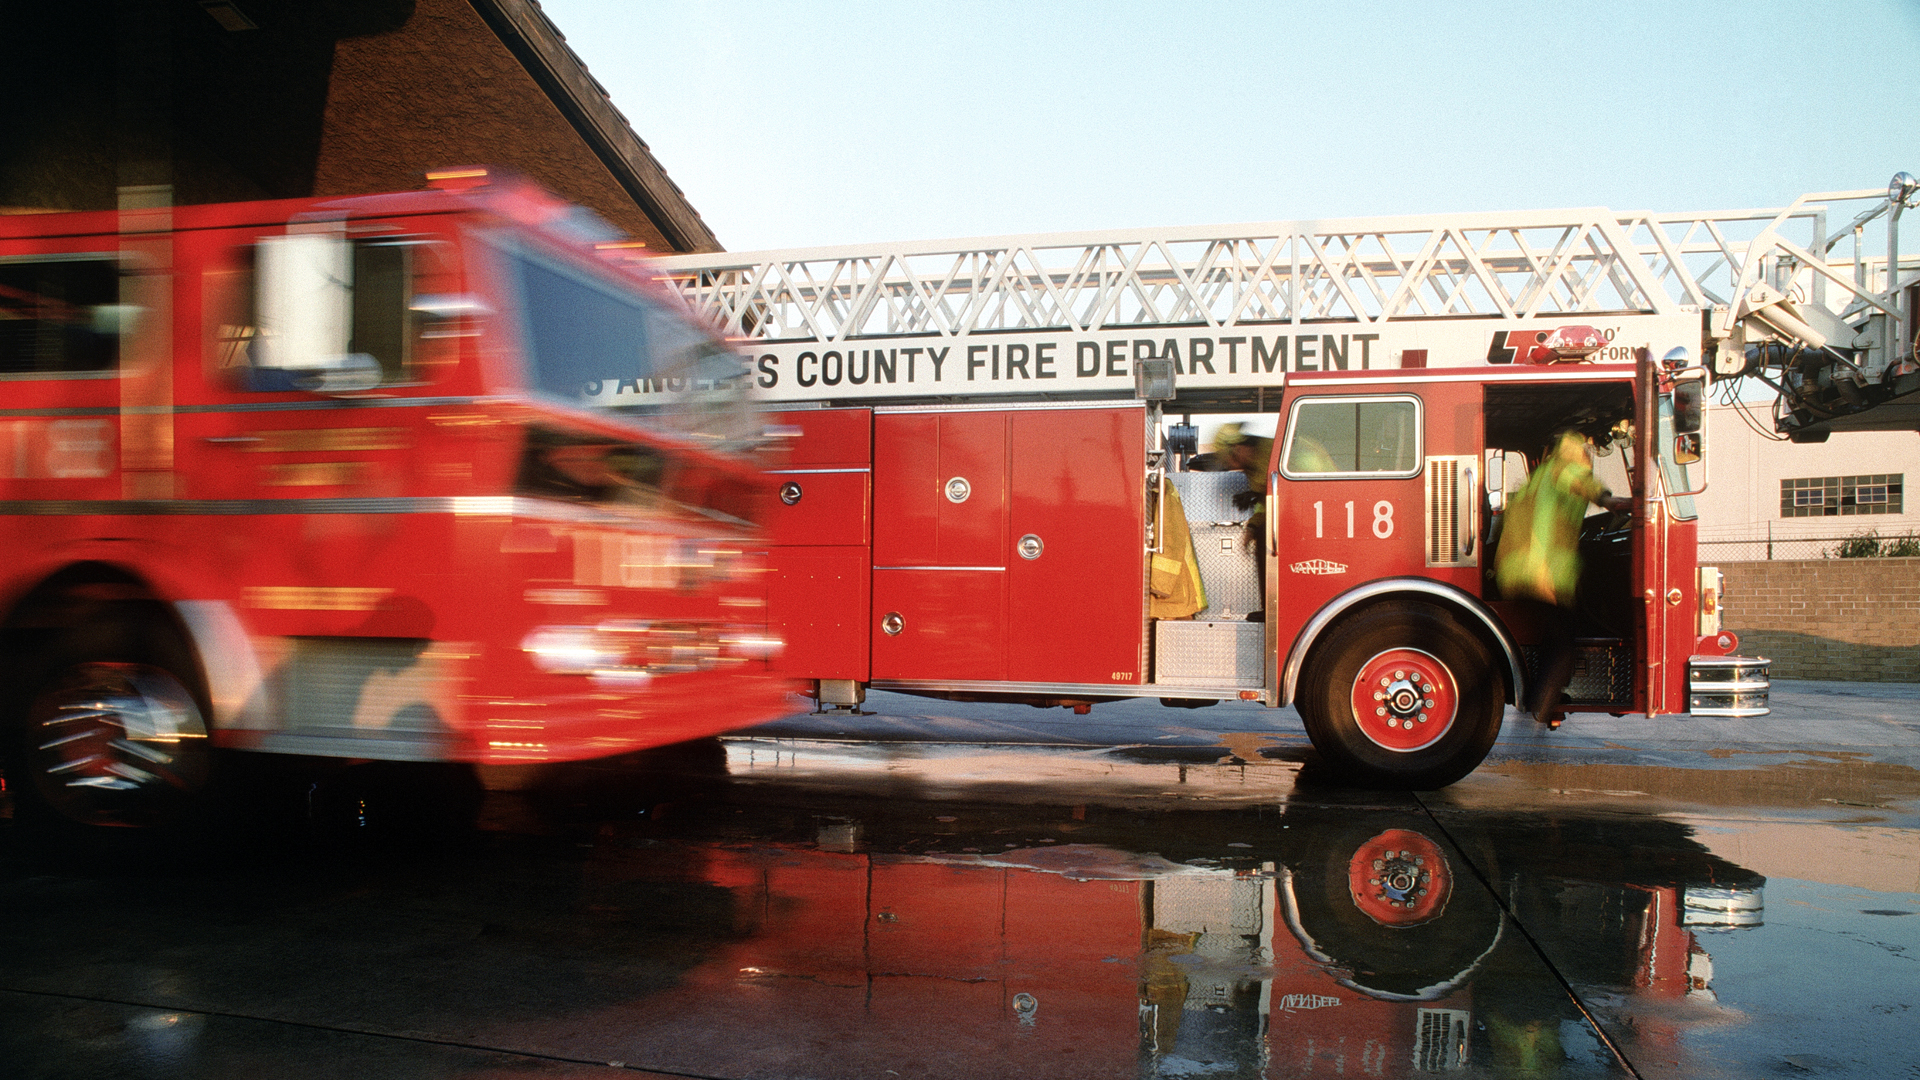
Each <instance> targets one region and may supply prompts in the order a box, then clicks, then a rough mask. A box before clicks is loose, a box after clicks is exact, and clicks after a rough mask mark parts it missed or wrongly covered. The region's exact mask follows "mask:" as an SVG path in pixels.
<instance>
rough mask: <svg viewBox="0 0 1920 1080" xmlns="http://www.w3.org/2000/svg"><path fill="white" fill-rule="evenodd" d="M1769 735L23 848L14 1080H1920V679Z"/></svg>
mask: <svg viewBox="0 0 1920 1080" xmlns="http://www.w3.org/2000/svg"><path fill="white" fill-rule="evenodd" d="M1774 705H1775V713H1774V715H1773V716H1771V717H1767V718H1763V719H1759V720H1705V719H1685V718H1662V719H1659V720H1647V719H1645V718H1634V717H1625V718H1618V719H1615V718H1607V717H1584V716H1576V717H1574V718H1572V719H1570V720H1569V721H1568V723H1567V724H1566V725H1565V726H1564V727H1562V728H1561V729H1560V730H1558V731H1547V730H1545V729H1542V728H1539V727H1537V726H1536V725H1534V724H1533V723H1532V722H1531V721H1529V720H1527V719H1526V718H1524V717H1520V716H1517V715H1513V714H1509V717H1508V722H1507V728H1506V731H1505V733H1504V734H1503V737H1502V739H1501V741H1500V743H1499V745H1498V746H1497V748H1496V749H1495V751H1494V754H1493V756H1492V757H1491V758H1490V759H1489V761H1488V762H1487V764H1485V765H1484V766H1482V768H1481V769H1480V771H1478V772H1477V773H1475V774H1474V775H1472V776H1470V777H1469V778H1467V779H1466V780H1464V781H1462V782H1461V783H1459V784H1456V785H1454V786H1453V787H1451V788H1449V789H1447V790H1445V791H1441V792H1433V793H1421V794H1418V795H1401V794H1389V793H1378V792H1365V791H1355V790H1351V789H1347V788H1343V787H1340V786H1338V785H1335V784H1332V783H1329V782H1328V781H1326V780H1325V779H1323V778H1322V777H1320V776H1318V775H1317V769H1316V768H1315V764H1314V762H1313V755H1312V753H1311V751H1310V749H1309V748H1308V746H1307V742H1306V738H1305V735H1304V733H1303V732H1302V731H1301V729H1300V725H1299V721H1298V719H1297V718H1296V717H1295V716H1294V714H1293V713H1292V712H1291V711H1290V710H1279V711H1271V710H1265V709H1261V708H1258V707H1256V706H1251V705H1241V704H1223V705H1220V706H1217V707H1214V708H1210V709H1200V710H1193V711H1186V710H1177V709H1166V708H1162V707H1160V706H1159V705H1158V704H1157V703H1155V702H1145V701H1143V702H1128V703H1117V704H1110V705H1101V706H1097V707H1095V709H1094V710H1093V712H1092V713H1091V714H1089V715H1087V716H1075V715H1073V714H1072V713H1070V712H1067V711H1064V710H1059V709H1054V710H1032V709H1025V708H1020V707H1004V706H983V705H962V704H950V703H945V702H937V701H925V700H918V699H912V698H904V697H897V696H893V695H877V696H876V698H875V699H874V700H873V701H872V702H870V703H869V704H868V706H867V707H868V709H869V710H871V713H872V715H865V716H796V717H794V718H791V719H789V720H786V721H783V722H781V723H779V724H776V725H772V726H770V727H767V728H762V729H757V730H755V731H753V732H750V733H742V734H741V735H739V736H736V737H733V738H729V739H727V740H725V741H723V742H720V743H709V744H701V745H696V746H692V747H686V748H674V749H673V750H671V751H669V752H663V753H659V754H653V755H642V756H638V757H635V758H628V759H619V760H615V761H609V762H600V763H593V764H589V765H582V766H574V767H568V768H564V769H555V770H550V771H547V772H544V773H530V772H510V771H504V770H501V771H494V772H491V773H489V774H488V775H487V776H486V778H485V779H486V782H487V787H488V790H487V792H486V793H485V797H484V799H483V800H482V801H481V802H480V803H479V806H478V822H477V825H475V826H473V827H470V828H469V827H461V826H460V825H458V824H449V823H448V821H447V820H446V819H447V818H448V817H449V815H446V814H431V813H427V812H426V808H430V807H433V806H436V805H439V804H440V803H441V802H442V801H443V800H441V799H440V798H439V797H435V798H422V797H420V792H421V791H422V790H423V788H430V789H431V790H433V791H435V792H441V791H442V789H443V788H445V786H446V778H445V777H444V776H438V775H436V776H431V777H422V776H421V775H419V774H417V773H415V772H411V771H409V770H406V769H382V770H370V771H368V772H366V773H365V774H359V773H350V774H345V775H342V776H337V777H330V778H328V779H327V780H326V781H325V782H324V783H322V784H320V785H319V786H317V787H311V788H308V789H305V796H304V797H305V798H307V799H308V804H309V805H311V806H312V807H313V808H314V812H313V813H311V814H295V815H290V816H286V817H285V818H284V820H283V819H282V818H279V817H274V816H273V815H271V814H263V815H262V820H261V821H260V822H257V823H255V824H256V825H257V827H255V828H252V829H250V830H248V831H247V833H246V838H245V839H244V840H234V841H231V842H229V843H228V844H226V845H224V846H222V847H220V848H217V849H216V850H214V851H212V852H203V853H199V854H198V855H196V856H195V857H194V858H193V860H192V861H191V862H185V863H182V864H180V865H173V866H169V865H166V864H164V863H163V864H161V865H158V866H154V865H137V864H134V863H131V862H123V861H110V862H108V863H106V864H102V863H100V862H99V861H97V860H96V861H91V862H82V861H77V860H75V859H73V858H68V857H64V856H63V855H62V854H61V853H60V852H57V851H55V852H49V851H47V850H45V849H44V848H42V847H41V846H39V845H36V844H33V843H30V842H29V838H26V837H22V836H20V835H16V834H15V832H14V830H12V829H11V827H10V826H7V825H4V824H0V1075H3V1076H8V1077H15V1076H17V1077H35V1078H38V1077H76V1078H78V1077H86V1078H89V1080H92V1078H100V1077H154V1078H174V1077H196V1078H201V1077H208V1078H220V1077H242V1076H244V1077H256V1076H273V1077H295V1078H299V1077H342V1076H350V1077H355V1078H360V1080H382V1078H386V1077H494V1076H503V1077H504V1076H513V1077H522V1076H564V1077H572V1076H582V1077H584V1076H609V1077H611V1076H615V1075H631V1074H632V1073H634V1072H639V1073H641V1074H642V1075H648V1074H652V1075H664V1076H697V1077H779V1078H788V1077H876V1078H889V1077H925V1076H939V1077H1029V1076H1030V1077H1049V1078H1054V1077H1081V1076H1084V1077H1115V1076H1142V1077H1149V1076H1151V1077H1162V1076H1164V1077H1252V1076H1268V1077H1290V1076H1301V1077H1323V1076H1324V1077H1397V1076H1431V1075H1435V1074H1444V1075H1460V1076H1566V1077H1583V1076H1636V1075H1637V1076H1641V1077H1689V1078H1692V1077H1728V1078H1736V1077H1737V1078H1749V1077H1773V1076H1793V1077H1874V1078H1876V1080H1878V1078H1888V1077H1891V1078H1896V1080H1898V1078H1902V1077H1905V1078H1916V1077H1920V1064H1915V1062H1916V1058H1915V1055H1914V1052H1913V1049H1912V1048H1913V1047H1914V1046H1915V1045H1916V1044H1920V1039H1916V1037H1915V1036H1916V1034H1917V1033H1920V686H1914V685H1904V684H1903V685H1884V684H1853V683H1814V682H1795V683H1780V684H1777V685H1776V687H1775V690H1774ZM447 790H448V791H450V792H451V793H449V794H445V799H448V800H454V801H457V798H458V795H459V792H458V791H457V790H453V789H447ZM276 805H277V804H276Z"/></svg>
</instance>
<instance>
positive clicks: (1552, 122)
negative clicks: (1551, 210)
mask: <svg viewBox="0 0 1920 1080" xmlns="http://www.w3.org/2000/svg"><path fill="white" fill-rule="evenodd" d="M542 6H543V7H544V9H545V11H546V12H547V15H548V17H549V18H551V19H552V20H553V22H554V23H555V24H556V25H557V26H559V28H560V30H561V32H562V33H564V34H565V35H566V36H567V40H568V43H569V44H570V45H571V46H572V47H573V49H574V51H575V52H577V53H578V54H579V55H580V56H581V58H582V59H583V60H585V61H586V63H587V66H588V68H589V70H591V71H592V72H593V74H594V76H595V77H596V78H598V79H599V80H600V82H601V83H602V84H603V85H605V86H606V87H607V89H608V91H609V92H610V93H611V94H612V96H613V101H614V104H616V105H617V106H619V107H620V109H621V110H622V111H623V112H624V113H626V115H627V117H628V119H629V120H631V121H632V123H633V127H634V130H635V131H637V132H638V133H639V135H640V137H641V138H642V139H644V140H646V142H647V143H648V145H649V146H651V147H652V149H653V152H654V154H655V156H656V157H658V158H659V160H660V162H661V163H662V164H663V165H664V166H665V167H666V169H667V172H668V175H670V176H671V177H673V179H674V181H675V182H676V183H678V184H679V185H680V187H681V188H682V189H683V190H684V191H685V192H686V193H687V197H688V198H689V199H690V200H691V201H692V203H693V205H694V207H695V208H697V209H698V210H699V211H700V212H701V214H702V216H703V217H704V218H705V219H706V221H707V224H708V225H709V226H710V227H711V228H712V229H713V230H714V232H715V233H717V234H718V236H719V238H720V241H721V243H722V244H724V245H725V246H726V247H727V248H728V249H730V250H734V251H746V250H754V249H760V248H776V247H798V246H812V245H818V244H842V243H854V242H863V241H873V240H917V239H929V238H936V237H958V236H980V235H995V234H1002V233H1021V232H1053V231H1060V230H1071V229H1107V228H1127V227H1134V226H1155V225H1190V224H1211V223H1224V222H1239V221H1273V220H1295V219H1314V218H1335V217H1369V216H1378V215H1387V214H1408V213H1428V212H1451V211H1469V210H1509V209H1528V208H1546V207H1569V206H1608V207H1612V208H1614V209H1616V210H1633V209H1655V210H1699V209H1730V208H1736V207H1760V206H1777V205H1782V204H1784V203H1785V202H1787V201H1788V200H1790V199H1791V198H1793V197H1794V196H1795V195H1798V194H1801V193H1802V192H1806V191H1814V190H1833V189H1840V188H1856V187H1859V188H1865V187H1883V186H1884V185H1885V184H1886V182H1887V179H1888V178H1889V177H1890V176H1892V175H1893V174H1894V173H1895V172H1897V171H1900V170H1902V169H1904V170H1908V171H1911V172H1915V173H1920V137H1916V133H1920V94H1916V93H1915V92H1914V91H1913V89H1912V85H1911V84H1912V78H1913V72H1914V70H1915V65H1916V63H1920V0H1853V2H1847V3H1822V2H1818V0H1802V2H1799V3H1791V2H1778V0H1750V2H1746V3H1694V2H1689V0H1661V2H1643V0H1608V2H1606V3H1600V4H1592V5H1585V4H1583V5H1574V4H1565V3H1552V2H1547V3H1542V2H1525V3H1482V4H1461V3H1448V2H1446V0H1425V2H1401V0H1391V2H1389V0H1315V2H1310V3H1279V2H1275V3H1264V4H1258V3H1199V2H1192V0H1189V2H1184V3H1169V2H1167V0H1157V2H1134V0H1107V2H1104V3H1092V2H1048V0H1026V2H1022V3H999V2H986V0H981V2H968V3H958V2H930V0H907V2H897V0H896V2H892V3H858V2H813V0H799V2H795V0H785V2H782V0H724V2H721V0H676V2H671V3H669V2H660V0H544V2H543V5H542Z"/></svg>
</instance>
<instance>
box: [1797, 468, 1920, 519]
mask: <svg viewBox="0 0 1920 1080" xmlns="http://www.w3.org/2000/svg"><path fill="white" fill-rule="evenodd" d="M1905 476H1906V474H1904V473H1878V474H1875V475H1871V476H1809V477H1803V478H1801V479H1798V480H1782V481H1780V516H1781V517H1789V518H1792V517H1852V516H1854V515H1855V514H1900V513H1905V509H1904V504H1903V503H1902V502H1901V498H1900V490H1901V488H1902V487H1903V486H1904V480H1905Z"/></svg>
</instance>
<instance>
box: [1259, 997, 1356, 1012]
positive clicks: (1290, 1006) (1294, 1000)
mask: <svg viewBox="0 0 1920 1080" xmlns="http://www.w3.org/2000/svg"><path fill="white" fill-rule="evenodd" d="M1338 1004H1340V999H1339V998H1337V997H1329V996H1327V995H1326V994H1288V995H1286V996H1284V997H1282V998H1281V999H1280V1000H1279V1001H1276V1002H1274V1008H1276V1009H1281V1010H1283V1011H1286V1012H1292V1011H1293V1010H1295V1009H1331V1008H1333V1007H1334V1006H1335V1005H1338Z"/></svg>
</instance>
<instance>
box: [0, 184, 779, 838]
mask: <svg viewBox="0 0 1920 1080" xmlns="http://www.w3.org/2000/svg"><path fill="white" fill-rule="evenodd" d="M434 187H435V190H424V191H416V192H405V193H399V194H392V195H379V196H367V197H356V198H343V199H306V200H293V201H286V202H271V203H248V204H233V205H221V206H191V207H169V206H165V205H156V206H152V207H143V206H139V205H136V204H130V205H129V207H128V208H127V209H125V210H123V211H121V212H119V213H113V212H100V213H74V214H33V215H16V216H11V217H4V218H0V550H4V551H5V552H6V558H5V559H4V560H0V664H4V669H5V671H4V674H5V677H4V680H3V681H0V727H4V736H5V738H4V755H0V761H4V766H5V769H6V773H7V780H8V786H9V789H10V791H11V793H12V794H13V795H14V797H15V799H14V801H15V803H16V806H17V807H18V808H20V810H21V812H22V813H24V814H26V815H28V816H37V817H41V818H45V819H47V820H50V821H55V822H60V821H64V822H69V823H74V824H79V825H85V826H95V825H97V826H122V825H132V826H140V825H162V824H169V823H175V822H179V821H183V820H187V819H190V818H192V817H193V815H194V813H195V811H194V810H193V809H192V808H193V807H195V806H196V805H198V804H199V803H201V802H203V801H204V800H201V799H200V796H201V795H203V794H205V793H206V791H207V790H208V788H209V785H210V784H211V783H212V782H213V779H214V778H215V777H216V776H217V773H218V772H219V768H218V765H219V762H220V761H222V760H226V758H223V757H222V756H221V755H226V754H229V753H231V752H236V751H256V752H266V753H275V754H290V755H309V756H316V757H325V758H335V759H351V760H387V761H439V762H465V763H479V764H514V763H538V762H548V761H564V760H573V759H580V758H591V757H600V756H605V755H610V754H615V753H621V752H624V751H628V750H635V749H640V748H644V747H647V746H652V745H659V744H663V743H668V742H673V741H677V740H683V739H690V738H694V737H698V736H702V735H708V734H712V733H715V732H718V731H722V730H726V729H729V728H733V727H738V726H742V725H743V724H750V723H753V722H755V721H758V720H762V719H766V718H770V717H772V716H774V715H778V714H779V713H780V712H782V711H785V709H786V707H787V706H786V691H787V684H786V683H785V682H784V681H783V680H782V679H781V678H780V677H779V676H777V675H776V674H775V673H774V672H772V671H771V670H770V669H769V667H768V664H767V657H768V655H769V654H770V652H772V651H773V650H774V649H775V647H776V645H777V643H775V642H773V641H772V640H771V639H770V638H768V636H767V630H766V616H765V607H764V600H763V598H762V596H761V595H760V577H761V574H760V563H759V561H758V557H757V556H756V555H755V554H754V552H755V550H756V549H757V547H758V543H759V539H758V532H757V528H756V526H755V525H754V519H755V518H757V517H758V516H759V510H758V507H759V502H760V496H761V492H762V490H763V489H762V480H761V477H760V476H759V474H758V472H757V470H756V468H755V465H754V461H753V458H752V457H751V455H750V453H748V450H749V447H750V444H751V441H752V438H753V437H754V436H757V433H758V429H757V428H756V427H754V426H753V425H754V422H755V417H754V415H753V413H752V412H751V410H750V409H749V408H748V407H747V405H746V403H745V402H744V400H743V398H742V395H741V393H740V389H741V387H740V381H741V376H742V374H743V369H742V368H741V366H740V363H739V360H738V357H737V356H736V355H735V354H734V353H732V351H731V350H730V349H728V347H727V346H726V344H725V343H724V342H723V341H721V340H720V339H719V338H717V337H716V336H714V335H713V334H712V333H711V332H710V331H709V330H708V329H706V328H705V327H704V326H703V325H702V324H700V323H699V322H698V321H697V320H696V319H694V318H693V317H692V316H691V315H690V314H689V313H688V312H687V311H686V309H685V306H684V304H682V303H681V301H680V300H679V298H678V297H677V296H675V295H674V294H673V293H672V292H671V291H670V290H667V289H663V288H661V287H660V286H659V285H658V284H657V283H656V282H655V281H654V280H653V279H652V277H651V276H650V275H649V274H647V273H646V272H645V270H644V267H643V266H640V265H638V264H636V263H634V262H633V260H632V259H630V258H629V257H628V256H629V255H630V254H631V252H630V250H629V247H628V245H626V244H625V243H623V242H622V241H621V240H620V238H619V237H618V236H617V235H614V234H612V233H611V230H608V229H606V228H605V226H604V225H601V224H599V223H598V222H597V220H591V219H590V215H587V214H585V212H584V211H578V210H576V209H575V208H572V207H569V206H567V205H566V204H564V203H561V202H559V201H557V200H555V199H553V198H552V197H551V196H548V195H547V194H545V193H544V192H541V191H539V190H538V189H536V188H534V187H532V186H531V185H530V184H527V183H525V182H524V181H520V180H518V179H516V178H513V177H510V176H503V175H501V174H499V173H498V172H497V171H496V172H494V173H492V174H490V173H489V172H488V171H487V170H484V169H467V170H452V171H449V172H447V173H445V174H441V175H439V176H437V177H436V178H435V179H434ZM642 385H645V386H646V388H647V389H648V390H649V393H648V394H647V396H646V397H645V398H644V399H642V397H641V395H640V394H639V390H640V389H641V387H642Z"/></svg>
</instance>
